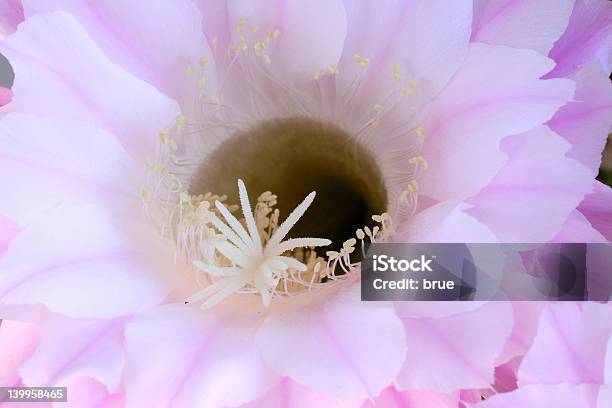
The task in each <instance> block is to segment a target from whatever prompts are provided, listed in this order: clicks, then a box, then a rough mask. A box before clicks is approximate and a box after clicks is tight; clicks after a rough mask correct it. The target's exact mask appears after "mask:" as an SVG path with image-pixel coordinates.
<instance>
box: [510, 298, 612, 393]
mask: <svg viewBox="0 0 612 408" xmlns="http://www.w3.org/2000/svg"><path fill="white" fill-rule="evenodd" d="M610 312H611V308H610V305H608V304H597V303H583V304H581V305H578V304H573V303H559V304H551V305H549V306H547V308H546V309H545V310H544V311H543V312H542V315H541V317H540V325H539V327H538V332H537V335H536V338H535V340H534V343H533V346H532V347H531V349H530V350H529V351H528V352H527V354H526V355H525V358H524V359H523V362H522V363H521V367H520V368H519V380H520V383H521V385H524V384H531V383H538V384H556V383H560V382H571V383H575V384H582V383H594V384H602V383H603V369H604V357H605V352H606V347H607V344H608V339H609V338H610V334H611V333H612V314H611V313H610Z"/></svg>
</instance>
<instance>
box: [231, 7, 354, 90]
mask: <svg viewBox="0 0 612 408" xmlns="http://www.w3.org/2000/svg"><path fill="white" fill-rule="evenodd" d="M241 19H244V21H245V23H246V25H245V27H244V31H247V32H249V31H251V30H252V27H257V28H258V31H257V33H253V35H252V36H251V37H249V38H251V39H252V43H253V44H254V43H255V42H256V41H261V40H262V39H263V37H265V35H266V34H267V33H269V32H273V31H274V30H276V29H279V30H280V36H279V37H278V41H277V42H276V41H275V44H274V45H272V46H271V47H270V48H271V51H270V52H271V54H270V58H271V59H272V65H271V67H272V69H274V70H278V71H279V72H281V73H283V74H284V75H285V76H286V77H287V78H289V79H292V80H304V79H311V78H312V77H313V75H314V72H315V70H317V69H321V68H326V67H328V66H330V65H337V64H338V61H339V59H340V55H341V53H342V46H343V43H344V38H345V37H346V25H347V23H346V11H345V9H344V5H343V4H342V0H311V1H308V2H295V1H284V0H274V1H270V2H266V3H263V4H254V3H249V2H241V1H230V2H228V22H229V29H230V30H231V32H232V36H233V41H234V43H238V42H239V35H240V34H238V32H237V30H236V29H235V27H236V24H237V23H238V21H239V20H241ZM248 35H251V34H250V33H249V34H248Z"/></svg>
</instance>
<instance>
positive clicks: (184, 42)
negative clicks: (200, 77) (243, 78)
mask: <svg viewBox="0 0 612 408" xmlns="http://www.w3.org/2000/svg"><path fill="white" fill-rule="evenodd" d="M50 11H66V12H68V13H70V14H72V15H73V16H74V17H76V18H77V19H78V21H79V23H80V24H82V25H83V28H84V29H85V30H86V31H87V33H88V34H89V35H90V36H91V38H92V39H93V40H94V41H95V43H96V44H97V45H98V46H99V47H100V48H101V49H102V51H104V53H105V54H106V55H107V56H108V58H109V59H110V60H111V61H113V62H115V63H117V64H118V65H121V66H122V67H123V68H124V69H126V70H127V71H129V72H130V73H132V74H133V75H134V76H136V77H138V78H140V79H143V80H145V81H147V82H148V83H150V84H152V85H153V86H155V87H156V88H157V89H158V90H160V91H161V92H163V93H165V94H166V95H168V96H170V97H171V98H173V99H175V100H177V101H179V102H180V103H181V105H182V107H183V109H187V108H189V109H190V108H192V105H193V103H194V100H196V99H195V98H197V96H198V95H197V92H198V87H197V78H195V79H194V78H193V77H188V76H187V75H186V74H185V72H186V69H187V66H188V65H189V64H190V63H192V64H193V65H194V66H195V67H197V66H198V64H199V62H198V61H199V59H200V57H206V58H207V59H208V60H209V61H210V62H211V64H209V71H208V72H207V77H208V79H209V81H208V86H212V85H213V83H214V81H215V75H214V64H213V63H212V62H213V61H212V53H211V50H210V48H209V46H208V43H207V42H206V39H205V38H204V36H203V34H202V14H201V13H200V10H198V8H197V7H196V6H195V5H194V4H193V3H192V2H191V1H189V0H173V1H165V0H132V1H129V2H125V1H121V0H111V1H95V2H80V1H76V2H75V1H70V0H59V1H58V0H29V1H27V2H25V12H26V14H27V15H28V16H32V15H34V14H38V13H45V12H50ZM211 70H212V71H211Z"/></svg>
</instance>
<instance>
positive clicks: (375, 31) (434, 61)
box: [341, 0, 472, 107]
mask: <svg viewBox="0 0 612 408" xmlns="http://www.w3.org/2000/svg"><path fill="white" fill-rule="evenodd" d="M345 4H346V9H347V14H348V35H347V39H346V43H345V47H344V53H343V59H342V65H341V69H342V72H343V73H346V72H347V71H348V72H351V73H352V75H351V74H349V75H348V77H349V78H353V77H354V76H355V75H356V73H357V72H358V71H359V70H360V69H361V68H360V67H359V66H358V65H357V64H356V63H355V62H354V61H353V55H354V54H358V55H361V56H363V57H366V58H370V59H371V61H370V64H369V65H368V67H367V69H366V75H367V78H368V81H369V82H370V83H372V85H373V86H372V87H371V88H377V89H378V90H379V91H380V90H382V92H380V93H379V94H378V95H377V96H378V98H379V100H376V102H380V100H381V99H382V97H384V96H386V94H387V92H388V90H389V88H390V87H391V86H392V85H394V84H395V87H398V86H399V84H398V83H397V82H395V81H394V79H393V65H394V64H396V63H398V64H400V67H401V71H402V77H403V80H411V81H413V82H415V83H417V84H418V85H419V88H420V89H421V91H422V92H423V93H424V94H425V95H426V98H431V97H432V96H434V95H436V94H437V93H438V92H439V91H440V90H441V89H442V88H443V87H444V86H445V85H446V84H447V83H448V81H449V80H450V78H451V77H452V75H453V74H454V73H455V72H456V71H457V69H458V68H459V66H460V65H461V62H462V61H463V59H464V58H465V55H466V52H467V48H468V42H469V37H470V30H471V22H472V7H471V4H469V2H452V3H450V4H449V3H448V2H444V1H418V0H408V1H403V0H389V1H377V0H372V1H354V0H346V1H345ZM374 92H375V90H374ZM369 100H370V101H371V100H372V99H371V98H370V99H369ZM376 102H374V103H376ZM371 105H372V102H371V103H370V107H371Z"/></svg>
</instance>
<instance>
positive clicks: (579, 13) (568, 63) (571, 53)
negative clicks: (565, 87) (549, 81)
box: [546, 0, 612, 78]
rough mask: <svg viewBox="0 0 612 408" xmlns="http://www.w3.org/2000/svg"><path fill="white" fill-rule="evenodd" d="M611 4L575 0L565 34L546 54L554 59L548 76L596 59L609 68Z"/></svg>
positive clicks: (607, 2)
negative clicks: (553, 65) (553, 64)
mask: <svg viewBox="0 0 612 408" xmlns="http://www.w3.org/2000/svg"><path fill="white" fill-rule="evenodd" d="M611 34H612V4H611V3H610V2H609V1H599V0H582V1H576V3H575V5H574V10H573V11H572V16H571V18H570V22H569V25H568V27H567V30H565V33H563V35H562V36H561V38H559V40H558V41H557V42H556V43H555V46H554V47H553V49H552V50H551V51H550V54H549V56H550V57H551V58H552V59H554V60H555V61H556V62H557V65H556V66H555V68H554V69H553V70H552V71H551V72H550V73H548V74H547V75H546V76H547V77H548V78H554V77H562V76H567V75H569V74H571V73H573V72H575V71H576V70H577V69H579V68H580V67H582V66H585V65H589V64H591V63H592V62H595V61H599V62H600V63H601V64H602V68H603V69H604V71H607V72H610V70H611V69H612V60H610V55H612V42H611V41H610V35H611Z"/></svg>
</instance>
